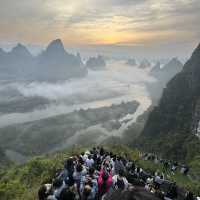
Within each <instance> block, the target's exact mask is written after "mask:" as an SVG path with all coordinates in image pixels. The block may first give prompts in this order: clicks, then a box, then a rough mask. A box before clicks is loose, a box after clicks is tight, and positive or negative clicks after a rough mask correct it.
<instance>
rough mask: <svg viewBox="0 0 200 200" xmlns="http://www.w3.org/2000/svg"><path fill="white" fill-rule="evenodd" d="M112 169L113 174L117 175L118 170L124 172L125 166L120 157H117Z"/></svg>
mask: <svg viewBox="0 0 200 200" xmlns="http://www.w3.org/2000/svg"><path fill="white" fill-rule="evenodd" d="M114 168H115V174H118V173H119V170H120V169H122V170H125V166H124V164H123V162H122V160H121V157H119V156H118V157H117V159H116V161H115V166H114Z"/></svg>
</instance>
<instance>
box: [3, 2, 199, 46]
mask: <svg viewBox="0 0 200 200" xmlns="http://www.w3.org/2000/svg"><path fill="white" fill-rule="evenodd" d="M199 10H200V2H199V0H173V1H171V0H160V1H157V0H101V1H99V0H81V1H80V0H73V1H72V0H29V1H27V0H20V1H13V0H0V29H1V32H0V41H5V40H6V41H17V40H18V41H24V42H26V43H47V42H48V41H49V40H51V39H53V38H57V37H59V38H62V39H63V40H64V41H65V44H68V45H91V44H92V45H93V44H95V45H118V46H119V45H125V46H130V45H132V46H137V45H144V46H153V47H155V46H156V45H157V46H159V45H163V43H171V44H172V45H174V46H175V47H176V43H184V44H188V45H189V46H190V47H191V46H194V45H196V43H197V42H198V40H199V37H200V31H199V21H198V20H199V19H200V12H199ZM162 47H163V46H162ZM179 48H180V47H179Z"/></svg>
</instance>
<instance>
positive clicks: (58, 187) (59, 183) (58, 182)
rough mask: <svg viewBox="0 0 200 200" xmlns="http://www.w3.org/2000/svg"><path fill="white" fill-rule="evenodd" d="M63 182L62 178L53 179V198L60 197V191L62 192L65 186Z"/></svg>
mask: <svg viewBox="0 0 200 200" xmlns="http://www.w3.org/2000/svg"><path fill="white" fill-rule="evenodd" d="M65 186H66V185H65V182H64V181H63V180H62V179H59V178H57V179H55V180H54V182H53V189H54V192H53V196H54V198H55V199H59V198H60V193H61V192H62V190H63V189H64V188H65Z"/></svg>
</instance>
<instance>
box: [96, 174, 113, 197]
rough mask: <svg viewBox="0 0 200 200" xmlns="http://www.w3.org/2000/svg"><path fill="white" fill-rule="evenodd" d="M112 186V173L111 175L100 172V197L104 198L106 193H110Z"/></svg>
mask: <svg viewBox="0 0 200 200" xmlns="http://www.w3.org/2000/svg"><path fill="white" fill-rule="evenodd" d="M111 186H112V172H110V174H109V173H108V172H105V171H103V170H101V171H100V174H99V177H98V195H99V197H102V196H103V195H104V194H105V193H107V192H109V190H110V189H111Z"/></svg>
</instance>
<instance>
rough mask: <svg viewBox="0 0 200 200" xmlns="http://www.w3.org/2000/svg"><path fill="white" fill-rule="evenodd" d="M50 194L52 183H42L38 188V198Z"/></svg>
mask: <svg viewBox="0 0 200 200" xmlns="http://www.w3.org/2000/svg"><path fill="white" fill-rule="evenodd" d="M51 194H52V184H44V185H42V186H41V187H40V188H39V190H38V199H39V200H46V199H47V198H48V196H50V195H51Z"/></svg>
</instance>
